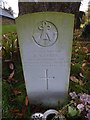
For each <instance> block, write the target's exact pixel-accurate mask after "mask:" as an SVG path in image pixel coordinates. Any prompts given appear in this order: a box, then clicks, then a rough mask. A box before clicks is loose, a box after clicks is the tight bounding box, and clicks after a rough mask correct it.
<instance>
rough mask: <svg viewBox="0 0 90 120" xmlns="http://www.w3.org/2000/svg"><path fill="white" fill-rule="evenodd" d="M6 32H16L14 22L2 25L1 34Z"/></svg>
mask: <svg viewBox="0 0 90 120" xmlns="http://www.w3.org/2000/svg"><path fill="white" fill-rule="evenodd" d="M8 32H16V24H11V25H8V24H6V25H2V34H5V33H8ZM0 33H1V31H0Z"/></svg>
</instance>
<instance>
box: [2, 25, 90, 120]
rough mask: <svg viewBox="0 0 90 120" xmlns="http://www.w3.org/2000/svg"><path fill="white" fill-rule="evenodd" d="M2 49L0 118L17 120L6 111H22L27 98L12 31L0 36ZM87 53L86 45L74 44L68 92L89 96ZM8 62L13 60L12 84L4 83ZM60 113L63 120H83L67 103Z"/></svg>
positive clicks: (74, 108)
mask: <svg viewBox="0 0 90 120" xmlns="http://www.w3.org/2000/svg"><path fill="white" fill-rule="evenodd" d="M14 27H15V26H14ZM7 28H8V27H7ZM11 28H13V27H11ZM4 30H5V29H4V27H3V32H5V31H4ZM6 31H7V30H6ZM2 46H3V48H2V55H3V61H2V63H3V64H2V67H3V69H2V77H3V81H2V89H3V95H2V100H3V102H2V104H3V118H11V119H17V118H19V116H18V115H17V114H16V113H14V112H10V110H11V109H15V110H17V109H18V110H19V111H22V108H23V106H24V104H25V97H26V95H27V93H26V86H25V81H24V76H23V70H22V64H21V58H20V53H19V46H18V41H17V34H16V33H15V32H10V33H7V34H3V37H2ZM89 53H90V43H89V44H83V43H80V42H79V41H78V40H77V41H74V43H73V50H72V59H71V72H70V84H69V92H72V91H75V92H76V93H88V94H90V59H89V57H88V54H89ZM8 60H9V61H13V62H14V65H15V71H14V72H15V73H14V78H13V80H12V81H8V76H9V75H10V70H9V64H8ZM13 90H14V91H13ZM17 90H18V91H19V93H20V94H16V93H15V92H17ZM69 100H70V99H69ZM64 107H65V106H64ZM13 111H14V110H13ZM61 113H62V114H63V115H64V116H65V117H66V118H67V120H81V119H82V120H86V118H85V116H84V115H82V116H83V117H82V116H81V114H80V112H79V110H77V108H76V106H75V105H73V106H72V104H71V102H70V101H69V105H66V107H65V111H64V112H63V108H62V109H61ZM28 116H30V106H29V105H28V108H27V111H26V113H25V115H24V117H25V118H28Z"/></svg>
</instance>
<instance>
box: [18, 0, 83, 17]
mask: <svg viewBox="0 0 90 120" xmlns="http://www.w3.org/2000/svg"><path fill="white" fill-rule="evenodd" d="M80 4H81V3H80V2H19V15H23V14H27V13H34V12H45V11H55V12H66V13H73V14H75V15H77V13H78V11H79V7H80Z"/></svg>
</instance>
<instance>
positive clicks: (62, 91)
mask: <svg viewBox="0 0 90 120" xmlns="http://www.w3.org/2000/svg"><path fill="white" fill-rule="evenodd" d="M73 23H74V16H73V15H72V14H66V13H61V12H39V13H32V14H26V15H24V16H21V17H19V18H17V19H16V24H17V32H18V37H19V45H20V52H21V59H22V64H23V71H24V76H25V83H26V88H27V93H28V96H29V99H30V103H34V104H38V103H41V104H43V105H49V106H57V105H58V102H59V101H60V102H62V101H64V100H65V99H66V98H65V97H66V94H67V93H68V86H69V75H70V61H71V52H72V39H73Z"/></svg>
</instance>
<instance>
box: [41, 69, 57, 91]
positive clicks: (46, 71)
mask: <svg viewBox="0 0 90 120" xmlns="http://www.w3.org/2000/svg"><path fill="white" fill-rule="evenodd" d="M42 78H44V79H45V80H46V88H47V90H48V86H49V84H48V83H49V80H50V79H55V77H54V76H53V77H50V76H49V74H48V69H46V70H45V77H42Z"/></svg>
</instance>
